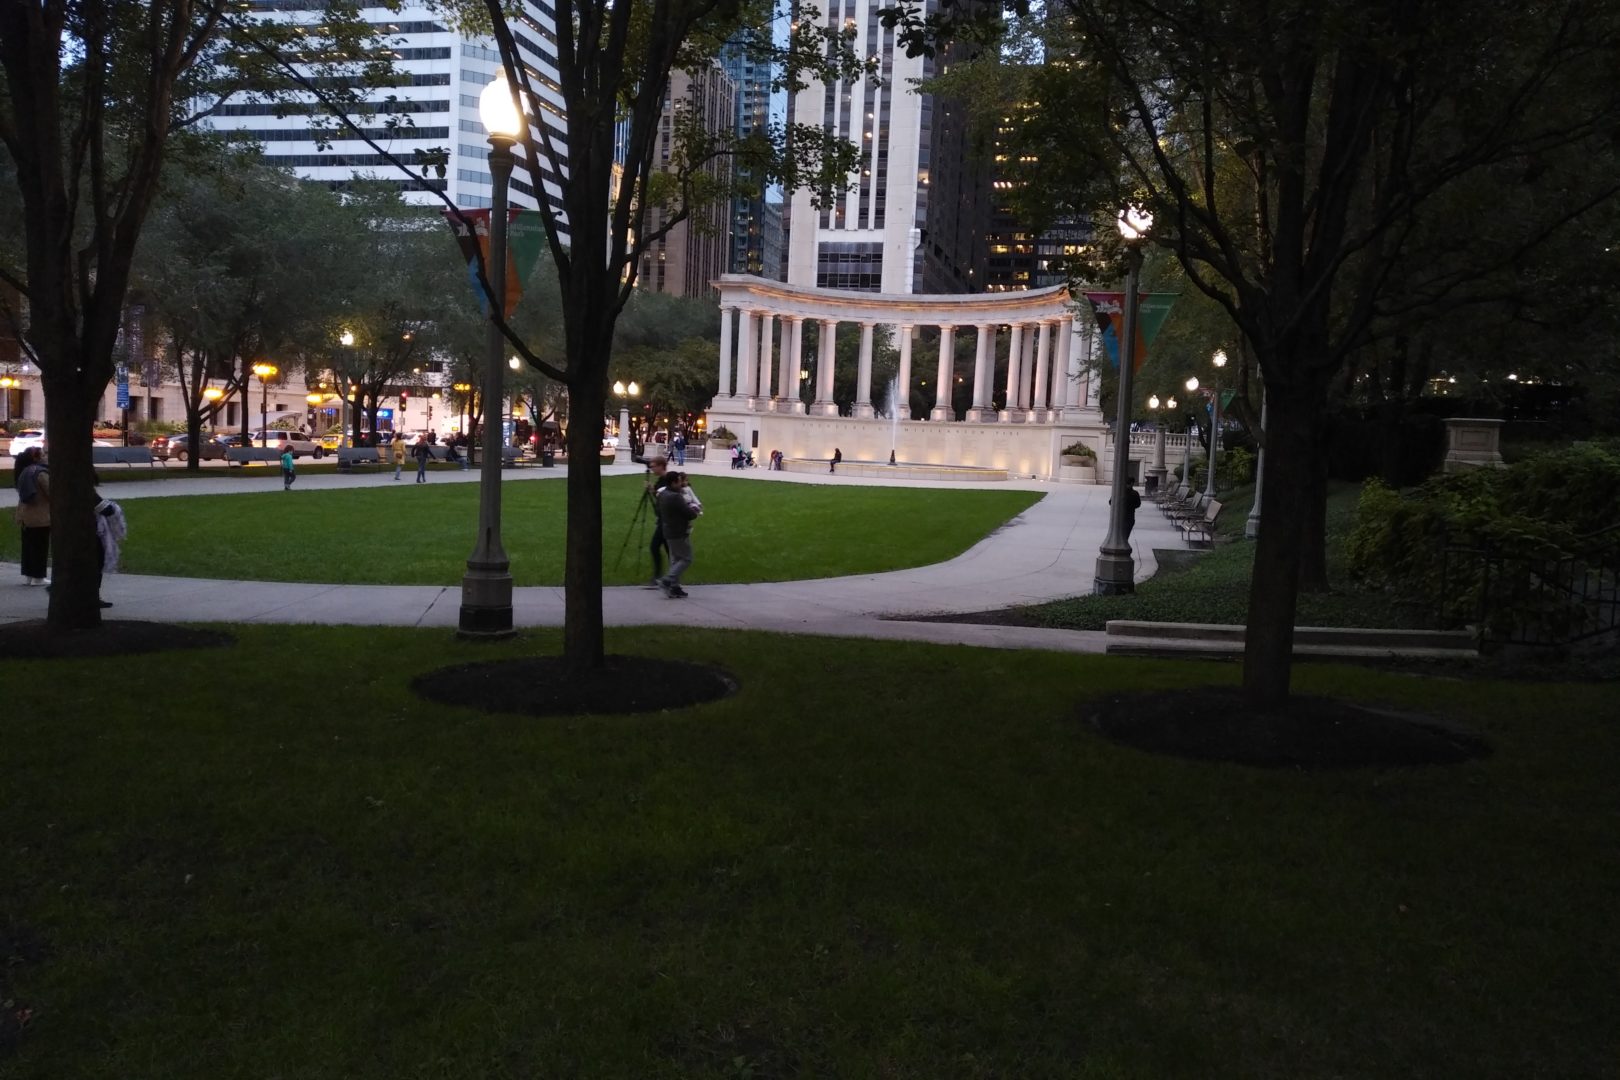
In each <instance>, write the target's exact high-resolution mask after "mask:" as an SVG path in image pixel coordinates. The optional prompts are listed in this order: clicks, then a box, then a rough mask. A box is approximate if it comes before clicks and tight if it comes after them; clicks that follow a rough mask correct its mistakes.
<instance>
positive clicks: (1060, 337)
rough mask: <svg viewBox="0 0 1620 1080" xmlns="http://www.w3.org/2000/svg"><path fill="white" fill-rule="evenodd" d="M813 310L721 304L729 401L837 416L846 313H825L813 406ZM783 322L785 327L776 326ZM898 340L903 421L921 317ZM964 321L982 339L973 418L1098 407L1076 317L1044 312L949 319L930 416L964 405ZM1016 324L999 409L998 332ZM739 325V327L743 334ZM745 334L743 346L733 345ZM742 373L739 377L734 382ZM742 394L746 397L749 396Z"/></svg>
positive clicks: (723, 391) (1004, 418) (867, 351)
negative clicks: (809, 353) (960, 359)
mask: <svg viewBox="0 0 1620 1080" xmlns="http://www.w3.org/2000/svg"><path fill="white" fill-rule="evenodd" d="M806 318H807V317H806V316H803V315H778V314H777V313H775V312H770V311H759V310H754V309H749V308H742V307H739V306H737V305H734V304H733V305H723V306H722V307H721V309H720V392H719V394H718V396H717V399H716V400H717V401H718V400H720V399H726V400H729V401H731V402H733V403H734V404H742V405H743V407H744V408H748V409H753V410H756V411H760V412H783V413H801V414H803V413H806V412H808V413H809V414H810V415H813V416H837V415H838V405H837V403H836V402H835V401H834V400H833V378H834V369H835V357H836V352H835V350H836V344H837V331H838V323H839V320H838V319H825V318H824V319H818V320H817V321H818V322H819V323H820V332H819V333H818V334H817V341H818V349H819V352H818V356H817V362H816V385H815V397H814V400H813V401H811V402H810V403H809V405H808V407H807V406H806V404H805V402H804V401H803V400H802V397H801V394H800V389H799V384H800V383H801V382H803V381H804V378H805V371H804V359H803V358H804V323H805V320H806ZM778 321H780V324H781V325H780V330H779V331H776V330H775V325H774V324H775V323H777V322H778ZM877 323H878V320H862V321H861V322H860V327H861V347H860V357H859V360H858V362H857V368H856V377H855V403H854V409H853V416H854V418H855V419H858V420H861V419H871V418H872V417H874V416H875V415H876V406H875V404H874V402H873V400H872V391H873V387H872V341H873V335H874V328H875V327H876V326H877ZM897 325H898V338H899V341H898V346H899V352H900V369H899V372H898V373H897V376H896V381H897V383H898V394H897V398H898V400H897V401H896V402H895V403H894V407H895V409H896V411H897V413H898V416H899V418H900V419H902V420H909V419H911V406H910V401H911V377H912V344H913V337H914V334H915V330H916V326H915V324H911V323H906V322H899V323H898V324H897ZM958 325H961V327H962V329H964V330H966V329H967V328H968V327H972V328H973V329H974V330H975V331H976V333H977V335H978V337H977V352H976V353H975V357H974V365H973V386H972V397H971V405H970V406H969V408H968V410H967V414H966V417H965V419H967V420H968V421H970V422H977V423H990V422H998V421H999V422H1003V423H1022V422H1026V421H1027V422H1036V423H1041V422H1047V421H1052V420H1056V419H1057V418H1058V416H1059V415H1061V413H1062V412H1063V411H1064V410H1066V409H1068V410H1073V409H1080V408H1086V407H1088V406H1094V405H1095V404H1096V393H1095V388H1093V387H1092V386H1091V385H1090V384H1091V383H1092V382H1093V381H1094V380H1091V379H1089V378H1082V377H1081V373H1082V367H1083V357H1082V356H1081V352H1082V350H1081V349H1080V348H1077V347H1075V344H1074V340H1075V334H1074V329H1075V327H1074V317H1073V316H1072V315H1050V316H1042V317H1038V318H1034V319H1029V320H1025V321H1022V322H1012V323H1006V324H1001V323H984V322H978V323H968V324H954V323H941V324H939V330H940V334H939V364H938V367H937V369H936V371H935V380H934V405H933V408H932V409H931V410H930V411H929V414H928V419H929V420H934V421H953V420H955V419H956V418H957V417H956V410H955V407H954V405H953V404H952V400H951V399H952V394H953V392H954V390H955V341H956V339H955V335H956V330H957V329H958ZM1002 325H1007V326H1009V328H1010V329H1009V333H1008V334H1007V338H1006V340H1007V346H1006V350H1007V351H1006V358H1007V363H1006V372H1007V381H1006V386H1005V394H1004V399H1005V400H1004V406H1003V408H1001V409H1000V410H999V411H998V410H996V409H995V408H994V407H993V405H992V397H993V395H994V391H995V388H994V386H993V385H992V384H993V382H994V378H995V371H996V368H997V367H998V360H999V353H1000V349H999V347H998V334H997V331H998V330H999V329H1000V327H1001V326H1002ZM734 326H735V328H736V332H735V334H734V333H733V327H734ZM773 331H775V338H776V342H775V352H776V355H777V357H778V359H776V360H775V361H774V362H773V359H772V338H773ZM734 341H735V348H733V342H734ZM733 371H735V375H736V378H735V381H734V380H733V377H732V376H733ZM738 399H742V400H741V401H740V402H739V400H738Z"/></svg>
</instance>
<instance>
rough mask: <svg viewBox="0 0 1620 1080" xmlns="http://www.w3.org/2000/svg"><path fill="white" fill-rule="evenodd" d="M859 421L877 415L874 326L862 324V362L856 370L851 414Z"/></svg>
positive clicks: (866, 323) (867, 323)
mask: <svg viewBox="0 0 1620 1080" xmlns="http://www.w3.org/2000/svg"><path fill="white" fill-rule="evenodd" d="M851 415H852V416H854V417H855V419H857V420H870V419H872V418H873V417H874V416H876V415H877V412H876V410H875V409H873V408H872V324H871V323H869V322H863V323H861V360H860V365H859V366H858V367H857V368H856V369H855V408H854V410H853V412H852V413H851Z"/></svg>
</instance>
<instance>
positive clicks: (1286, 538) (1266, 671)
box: [1243, 363, 1324, 708]
mask: <svg viewBox="0 0 1620 1080" xmlns="http://www.w3.org/2000/svg"><path fill="white" fill-rule="evenodd" d="M1261 370H1262V371H1269V370H1281V366H1280V365H1276V364H1272V365H1267V364H1264V363H1262V365H1261ZM1266 393H1267V394H1268V395H1270V396H1271V408H1270V411H1269V412H1268V413H1267V414H1266V469H1265V477H1264V478H1263V481H1262V482H1263V484H1264V491H1263V493H1262V501H1263V505H1264V506H1265V508H1266V524H1265V528H1263V529H1261V530H1260V537H1259V539H1258V540H1257V541H1256V543H1255V550H1254V575H1253V578H1252V580H1251V582H1250V586H1249V623H1248V634H1247V637H1246V639H1245V642H1244V650H1243V690H1244V693H1245V695H1246V696H1247V697H1248V699H1249V702H1250V704H1252V705H1254V706H1256V707H1259V708H1272V707H1275V706H1277V705H1280V704H1281V703H1282V702H1284V701H1286V700H1287V698H1288V690H1289V678H1290V675H1291V673H1292V670H1293V659H1294V611H1295V605H1296V604H1297V602H1298V597H1299V575H1300V564H1301V557H1300V556H1301V540H1302V538H1303V533H1304V531H1305V529H1304V523H1305V520H1306V519H1307V518H1308V517H1309V515H1310V505H1309V498H1310V493H1311V489H1312V484H1313V480H1312V477H1313V475H1314V473H1315V470H1316V468H1317V464H1316V459H1317V457H1318V456H1319V454H1318V449H1317V442H1316V431H1317V430H1318V429H1319V428H1320V426H1321V421H1322V414H1323V412H1324V406H1323V395H1322V392H1321V390H1320V388H1318V387H1309V386H1298V385H1274V384H1272V383H1271V382H1270V381H1269V380H1268V381H1267V383H1266Z"/></svg>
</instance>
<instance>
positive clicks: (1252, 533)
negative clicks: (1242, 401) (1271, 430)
mask: <svg viewBox="0 0 1620 1080" xmlns="http://www.w3.org/2000/svg"><path fill="white" fill-rule="evenodd" d="M1268 405H1269V402H1268V401H1267V400H1266V399H1265V398H1261V399H1260V457H1259V459H1258V460H1257V461H1256V462H1255V466H1254V505H1253V506H1251V507H1250V508H1249V518H1248V520H1247V521H1245V522H1244V523H1243V538H1244V539H1245V540H1256V539H1259V537H1260V490H1261V487H1262V485H1264V483H1265V479H1266V445H1265V443H1266V409H1267V407H1268Z"/></svg>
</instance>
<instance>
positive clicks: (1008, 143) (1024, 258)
mask: <svg viewBox="0 0 1620 1080" xmlns="http://www.w3.org/2000/svg"><path fill="white" fill-rule="evenodd" d="M1015 123H1017V118H1016V117H1013V118H1009V119H1008V120H1007V121H1005V122H1004V123H1003V124H1002V125H1001V127H1000V128H999V130H998V131H997V135H996V146H995V163H994V166H993V169H992V172H993V175H994V180H993V182H992V184H991V196H990V208H989V212H988V222H989V224H988V226H987V228H986V230H985V234H984V243H985V248H986V254H987V260H986V266H985V274H984V291H985V292H1020V291H1023V290H1025V289H1044V288H1046V287H1047V286H1050V285H1064V284H1067V283H1068V281H1069V273H1068V270H1067V268H1066V260H1067V259H1071V258H1073V257H1074V256H1076V255H1078V254H1079V253H1080V250H1081V248H1082V247H1084V245H1085V244H1087V243H1088V242H1089V241H1090V239H1091V223H1090V222H1089V221H1088V220H1087V219H1086V218H1085V217H1083V216H1081V215H1079V214H1069V215H1066V216H1062V217H1059V218H1058V219H1057V220H1055V221H1053V222H1052V223H1051V224H1050V225H1047V226H1045V227H1044V228H1040V229H1037V228H1035V227H1034V226H1032V225H1031V224H1030V222H1029V221H1028V219H1027V218H1026V217H1024V216H1023V215H1022V214H1020V213H1019V212H1018V211H1017V210H1016V209H1015V208H1014V206H1013V203H1014V199H1015V197H1016V192H1017V190H1018V186H1019V185H1020V184H1021V183H1023V182H1024V181H1023V179H1022V177H1025V176H1028V175H1029V173H1030V172H1031V171H1032V170H1034V169H1037V168H1039V167H1040V162H1039V161H1037V160H1035V159H1034V158H1031V157H1029V156H1028V155H1025V156H1024V157H1023V158H1022V159H1021V160H1015V156H1016V155H1017V154H1018V153H1019V151H1017V150H1016V149H1015V148H1014V146H1013V139H1012V135H1013V128H1012V125H1013V124H1015Z"/></svg>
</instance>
